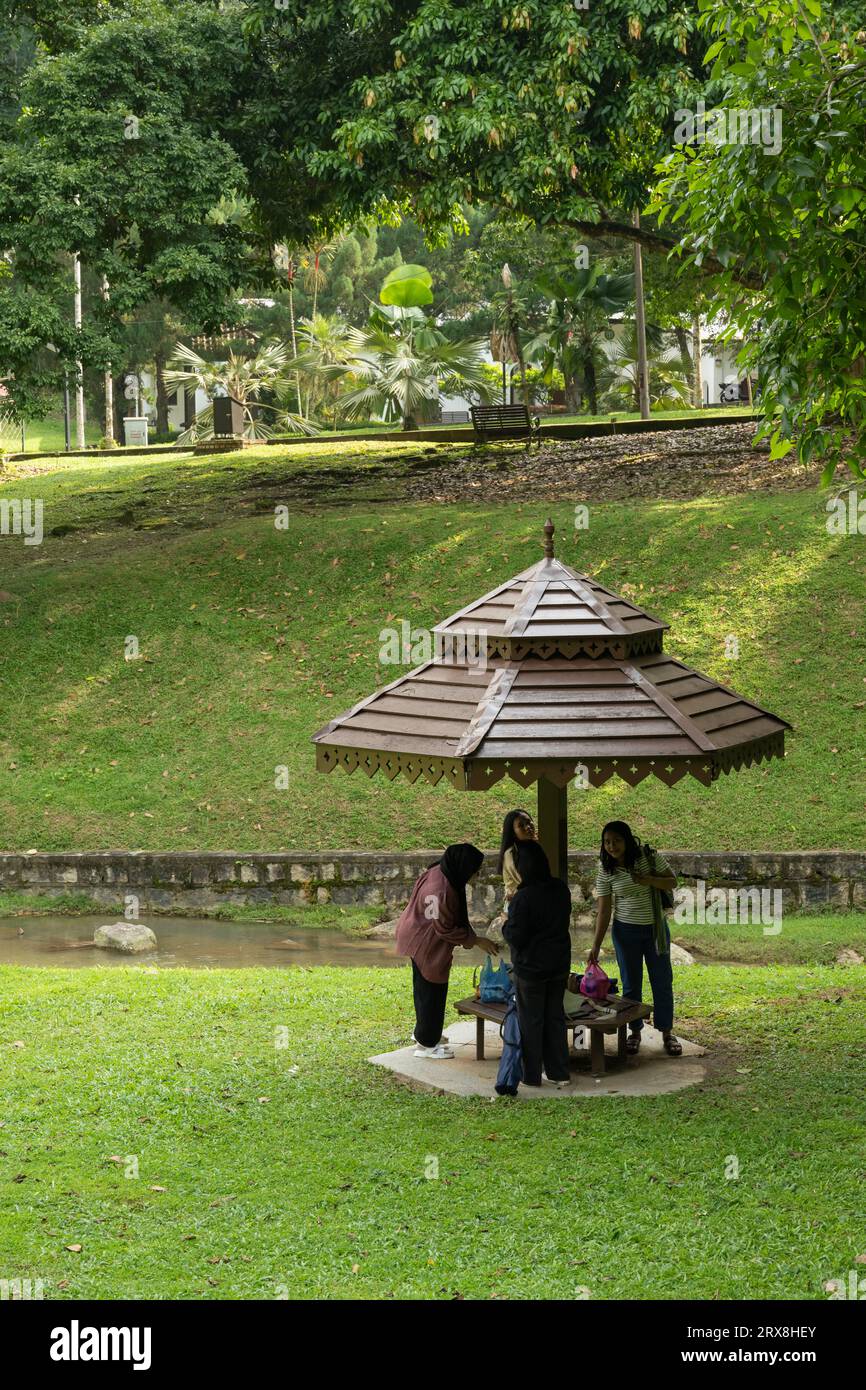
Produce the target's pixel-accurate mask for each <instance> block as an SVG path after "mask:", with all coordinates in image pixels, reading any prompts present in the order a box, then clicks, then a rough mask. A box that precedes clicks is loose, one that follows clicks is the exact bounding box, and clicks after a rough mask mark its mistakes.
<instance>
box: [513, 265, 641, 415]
mask: <svg viewBox="0 0 866 1390" xmlns="http://www.w3.org/2000/svg"><path fill="white" fill-rule="evenodd" d="M536 284H537V286H538V288H539V289H540V290H541V292H542V294H545V295H547V296H548V298H549V299H550V301H551V304H550V309H549V311H548V320H547V326H546V327H545V328H544V329H543V330H542V331H541V332H540V333H538V334H536V336H535V337H534V338H533V339H532V341H531V342H530V343H527V345H526V348H525V349H524V351H525V353H526V356H527V357H528V358H529V359H530V361H538V362H539V363H540V365H541V367H542V370H543V371H544V372H545V375H546V376H547V377H548V378H549V377H550V376H551V375H552V373H553V371H554V369H555V368H557V367H558V368H559V370H560V371H561V372H562V375H563V379H564V381H565V400H566V406H567V408H568V409H569V410H571V411H573V412H574V413H575V414H577V413H579V411H580V407H581V405H582V403H583V399H584V397H585V398H586V401H587V404H588V406H589V411H590V414H592V415H596V414H598V384H597V383H598V376H599V373H600V372H601V371H602V370H603V368H604V364H605V362H606V355H605V351H604V344H605V341H608V340H610V339H612V338H613V336H614V335H613V330H612V329H611V327H610V318H611V315H613V314H619V313H622V312H623V311H624V310H625V309H626V308H627V306H628V305H629V304H630V303H631V301H632V300H633V298H634V275H633V274H631V273H628V274H607V273H606V272H605V271H604V269H603V266H602V263H601V262H598V263H597V264H596V265H594V266H592V267H591V268H590V269H588V270H575V269H574V268H573V267H571V266H564V267H560V268H552V269H550V270H546V271H543V272H542V274H541V275H539V276H538V277H537V279H536Z"/></svg>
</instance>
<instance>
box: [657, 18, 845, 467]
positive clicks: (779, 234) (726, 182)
mask: <svg viewBox="0 0 866 1390" xmlns="http://www.w3.org/2000/svg"><path fill="white" fill-rule="evenodd" d="M703 7H704V9H705V11H706V17H705V21H704V27H705V29H706V31H707V34H708V37H709V38H710V39H711V40H712V43H711V45H710V47H709V51H708V55H707V56H708V58H709V59H710V60H713V61H714V68H713V75H714V77H715V78H716V79H718V80H719V81H721V82H722V83H723V85H724V90H725V97H724V100H723V102H721V103H720V106H719V110H720V112H721V113H722V115H725V113H726V112H727V111H731V112H733V113H738V114H742V115H747V114H748V113H760V112H761V111H770V110H772V109H773V108H777V109H778V111H779V112H780V116H781V119H780V129H781V143H780V146H779V148H778V149H777V150H776V152H775V153H773V152H772V151H770V150H767V149H766V148H765V147H764V146H763V145H762V144H760V143H757V144H752V143H743V142H740V141H739V140H736V139H734V140H731V139H730V138H726V139H725V140H724V141H722V140H716V139H713V138H708V139H707V140H706V141H705V142H704V143H697V144H689V145H684V146H682V147H681V148H680V149H678V150H677V151H676V152H675V153H674V154H672V155H671V156H670V157H669V158H668V159H667V160H666V162H665V164H664V166H663V172H664V178H663V180H662V183H661V186H660V190H659V194H658V197H657V199H656V209H657V211H658V212H659V213H660V215H661V216H662V217H663V218H664V217H668V218H669V219H670V222H671V224H672V225H674V226H675V227H676V228H677V230H678V231H679V233H680V235H681V236H682V237H683V238H684V246H685V249H686V259H687V260H688V261H690V262H700V261H701V259H702V258H703V257H704V256H705V254H706V251H707V249H708V248H713V250H714V252H715V255H716V257H717V258H719V259H721V260H722V261H723V263H724V265H725V267H727V268H726V269H725V270H723V271H722V273H721V274H719V275H717V276H716V277H715V278H714V281H713V290H714V294H715V306H714V307H715V308H716V309H718V310H721V311H723V312H725V313H726V314H727V315H728V316H729V317H730V320H731V325H732V328H733V329H735V330H737V329H738V330H739V331H741V332H742V334H743V336H744V339H745V342H746V353H747V360H748V362H749V363H750V364H751V365H753V366H754V367H756V368H757V369H758V372H759V380H760V384H761V388H762V393H763V402H762V403H763V408H764V411H765V414H766V417H767V431H768V432H769V433H771V434H772V438H773V448H774V451H775V452H776V453H777V454H778V455H781V454H784V453H785V452H787V450H788V449H790V448H791V440H792V438H793V437H794V435H795V434H796V436H797V444H798V449H799V454H800V457H801V459H803V460H804V461H808V460H809V459H811V458H812V457H813V456H815V457H822V458H825V459H826V461H827V468H826V476H827V477H828V478H829V477H830V476H832V472H833V470H834V468H835V466H836V463H837V461H838V459H839V458H840V456H841V457H844V458H845V460H846V461H847V462H848V463H849V464H850V466H851V467H852V469H853V471H854V472H855V473H861V472H862V465H863V461H864V459H866V239H864V231H863V228H864V212H866V144H864V138H863V137H864V96H866V46H864V39H866V35H864V33H863V32H862V31H861V30H859V29H857V30H855V29H854V27H853V26H852V25H851V24H850V23H849V22H848V18H849V17H850V15H851V7H850V6H848V5H840V6H837V8H836V13H835V16H834V13H833V11H830V12H827V11H826V10H822V7H821V5H820V3H819V0H768V2H767V3H763V2H762V0H748V3H746V4H745V5H743V4H742V3H740V0H738V3H737V4H736V5H734V4H732V3H731V0H703ZM726 124H727V126H728V127H730V122H729V121H727V117H726ZM713 126H714V128H716V129H718V130H719V131H720V132H721V125H720V124H719V123H718V122H717V121H715V122H713ZM722 133H724V134H725V135H726V137H729V136H730V128H728V129H727V130H725V131H724V132H722ZM744 268H745V269H746V270H747V271H748V274H749V281H750V283H751V284H752V285H754V286H755V288H756V293H753V294H751V293H744V292H743V288H742V280H743V270H744ZM851 436H853V441H854V442H853V447H852V444H851Z"/></svg>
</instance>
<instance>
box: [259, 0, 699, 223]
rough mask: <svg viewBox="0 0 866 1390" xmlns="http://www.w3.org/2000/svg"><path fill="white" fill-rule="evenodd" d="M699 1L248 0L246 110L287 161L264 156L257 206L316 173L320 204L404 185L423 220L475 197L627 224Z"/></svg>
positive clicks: (565, 219)
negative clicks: (251, 68) (251, 96)
mask: <svg viewBox="0 0 866 1390" xmlns="http://www.w3.org/2000/svg"><path fill="white" fill-rule="evenodd" d="M695 10H696V7H695V4H694V2H693V0H605V3H604V4H597V3H594V0H588V7H587V8H578V7H577V6H576V5H575V3H574V0H519V3H514V4H511V3H503V0H472V2H471V3H464V2H462V0H408V2H407V0H281V3H280V5H279V6H278V7H276V6H275V5H274V3H273V0H253V3H251V5H250V7H249V13H248V15H247V17H246V19H245V22H244V23H245V31H246V33H247V36H248V39H249V43H250V47H251V50H252V51H253V52H255V53H256V54H257V55H258V60H259V61H260V62H261V64H262V85H261V86H260V87H259V88H258V90H257V93H256V97H255V101H254V103H253V106H252V116H253V119H254V120H255V122H256V124H257V126H258V129H259V131H260V132H261V139H262V142H263V146H264V148H265V150H269V149H274V148H276V149H277V150H278V151H279V155H280V160H281V161H282V163H280V160H274V159H273V158H269V159H265V160H264V161H263V164H262V167H263V169H264V170H265V171H266V172H267V175H268V178H269V180H271V179H273V180H274V183H273V184H272V185H271V188H270V192H271V197H270V200H269V207H270V210H271V211H272V214H273V216H274V218H275V219H276V220H277V222H279V220H280V218H282V219H286V218H289V217H291V213H290V211H289V209H290V207H291V201H292V199H291V189H292V187H293V185H294V183H295V182H296V180H298V179H299V178H304V177H307V178H309V176H310V174H311V173H312V174H313V175H315V176H317V177H318V178H320V179H321V180H322V182H323V184H326V185H327V187H328V190H329V194H330V197H329V207H328V208H323V209H322V211H323V212H324V213H325V215H327V213H328V212H329V211H330V212H331V213H337V212H344V213H345V212H346V211H348V213H349V215H350V216H358V215H361V214H364V213H367V212H370V211H371V210H375V209H378V210H379V211H384V212H386V213H387V212H389V211H391V212H393V211H396V210H398V209H399V208H400V207H401V206H404V205H405V202H406V200H407V199H411V206H412V211H413V215H414V216H415V217H416V219H417V220H418V221H420V222H421V224H422V225H425V226H426V227H428V228H429V229H430V230H431V231H434V232H435V231H436V230H437V229H439V228H441V227H443V226H445V225H448V224H449V223H450V222H451V220H452V219H453V218H454V216H455V210H456V209H458V208H459V207H460V205H461V204H463V203H472V202H474V201H479V200H480V201H487V202H490V203H492V204H494V205H496V206H499V207H503V208H506V209H510V210H513V211H516V212H520V213H524V214H527V215H528V216H531V217H533V218H534V219H535V220H536V221H537V222H538V223H539V224H540V225H543V224H545V223H554V222H555V223H558V224H559V225H566V226H572V227H575V228H577V229H586V230H589V229H590V228H592V229H593V230H594V231H597V232H598V231H601V232H604V231H606V230H610V228H611V225H615V226H617V227H619V228H620V229H621V230H623V231H624V232H625V233H626V234H627V235H631V234H632V229H631V227H630V226H629V225H628V224H629V221H630V218H629V213H630V211H631V209H632V208H633V207H635V206H636V205H637V204H639V203H640V202H642V201H643V200H644V199H645V197H646V193H647V189H648V186H649V183H650V180H651V176H652V169H653V165H654V163H655V161H656V160H657V159H658V158H659V157H660V156H661V154H663V153H664V152H666V151H667V149H668V148H669V147H670V133H671V132H672V130H673V127H674V112H675V110H676V109H677V108H678V107H680V106H682V105H683V103H684V102H685V101H693V100H694V99H695V98H696V96H698V95H700V91H701V83H700V76H699V73H700V61H699V55H700V44H699V43H697V42H696V40H695V35H694V28H695ZM299 55H303V58H304V62H303V63H302V64H300V63H299ZM299 69H300V72H299ZM303 72H306V73H307V77H306V80H303V79H302V87H301V90H300V92H298V91H297V90H296V83H297V81H298V77H299V76H300V75H302V73H303ZM299 98H300V99H299ZM254 183H255V185H256V192H257V195H258V196H259V197H260V199H261V201H262V203H263V204H264V203H265V202H267V201H268V198H267V193H266V191H265V190H262V189H260V188H259V186H258V181H257V179H256V178H255V176H254ZM276 189H278V190H279V192H278V196H277V197H274V196H273V195H274V191H275V190H276ZM599 224H601V225H599ZM646 238H647V241H648V242H652V237H651V233H649V232H648V233H647V234H646ZM668 244H669V243H668Z"/></svg>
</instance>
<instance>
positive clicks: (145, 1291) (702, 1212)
mask: <svg viewBox="0 0 866 1390" xmlns="http://www.w3.org/2000/svg"><path fill="white" fill-rule="evenodd" d="M468 976H469V972H468V971H467V970H460V971H458V972H456V977H455V979H454V982H453V985H452V997H453V998H456V997H459V994H460V992H461V991H462V992H465V990H466V988H467V986H468ZM677 985H678V991H679V996H680V1004H681V1010H682V1016H683V1017H682V1027H683V1032H684V1034H685V1035H686V1036H699V1037H700V1038H701V1040H702V1041H704V1042H706V1043H707V1044H708V1045H709V1046H710V1047H711V1048H712V1050H713V1053H714V1066H715V1068H716V1070H715V1071H714V1072H713V1073H712V1074H711V1076H710V1078H709V1079H708V1080H707V1082H705V1084H703V1085H702V1086H700V1087H697V1088H693V1089H689V1090H686V1091H684V1092H681V1093H679V1094H677V1095H670V1096H660V1097H652V1098H649V1099H631V1100H628V1099H610V1100H599V1101H593V1100H588V1101H582V1102H580V1101H564V1100H556V1101H553V1100H551V1101H542V1102H535V1103H531V1104H530V1103H527V1104H523V1103H517V1104H509V1103H508V1102H505V1103H504V1104H499V1105H498V1106H497V1107H496V1108H494V1107H492V1106H491V1105H490V1103H489V1102H488V1101H487V1100H482V1099H479V1100H473V1101H461V1100H458V1099H455V1098H453V1097H438V1096H435V1095H431V1094H420V1093H414V1092H411V1091H409V1090H406V1089H403V1088H401V1087H400V1086H399V1085H398V1084H396V1083H395V1082H393V1081H392V1080H391V1079H390V1078H389V1077H388V1076H387V1075H385V1074H383V1073H379V1072H378V1071H376V1070H374V1069H372V1068H370V1067H369V1066H368V1064H367V1063H366V1062H365V1061H364V1060H363V1059H364V1058H365V1057H366V1056H367V1055H370V1054H372V1053H374V1052H378V1051H381V1050H383V1049H386V1048H389V1047H391V1046H393V1045H396V1044H398V1043H400V1042H404V1041H405V1040H406V1032H407V1022H406V1020H407V1017H408V1014H407V1007H408V1002H409V999H408V975H407V972H406V971H404V970H387V971H384V970H380V971H375V970H352V971H349V970H342V971H341V970H328V969H318V970H316V971H312V972H306V971H302V970H297V969H291V970H287V971H284V972H283V971H277V970H269V971H259V970H247V971H238V972H230V971H213V972H203V971H200V972H188V971H183V970H177V971H169V972H163V973H159V974H148V973H146V972H143V971H141V970H135V969H129V970H111V971H108V970H79V971H74V972H70V971H60V970H39V971H36V970H32V971H25V970H14V969H9V968H5V969H0V1069H2V1087H3V1093H4V1108H3V1120H4V1122H5V1123H4V1128H3V1132H2V1147H3V1150H4V1153H3V1155H2V1158H0V1208H2V1210H3V1212H4V1219H3V1223H2V1230H0V1269H2V1271H3V1274H4V1277H8V1278H14V1277H16V1276H19V1277H22V1278H23V1277H28V1276H29V1277H31V1278H42V1279H43V1280H44V1281H45V1285H46V1288H45V1296H46V1297H47V1298H63V1297H65V1298H81V1297H97V1298H99V1297H102V1298H149V1297H158V1298H189V1299H192V1298H208V1299H213V1298H216V1299H219V1298H230V1299H231V1298H273V1297H276V1296H278V1294H279V1292H280V1290H281V1288H282V1289H284V1290H286V1291H287V1292H288V1294H289V1296H291V1297H300V1298H310V1299H312V1298H317V1297H331V1298H352V1297H360V1298H382V1297H396V1298H405V1297H413V1296H414V1297H423V1298H453V1297H455V1296H457V1295H464V1296H465V1297H468V1298H488V1297H499V1298H523V1297H531V1296H544V1297H554V1298H573V1297H575V1296H576V1293H577V1291H578V1290H579V1289H580V1288H587V1289H589V1290H590V1293H591V1295H592V1297H593V1298H596V1299H598V1298H602V1299H604V1298H663V1299H664V1298H697V1299H705V1298H722V1299H729V1298H759V1299H776V1298H797V1299H819V1298H823V1297H824V1296H825V1295H824V1294H823V1292H822V1285H823V1283H824V1281H825V1280H827V1279H830V1278H837V1277H844V1276H845V1275H846V1274H847V1271H848V1270H850V1269H852V1268H855V1266H854V1263H853V1262H854V1259H855V1257H856V1256H857V1255H858V1254H861V1253H862V1252H863V1249H864V1245H863V1223H862V1190H863V1186H862V1185H863V1172H864V1163H866V1151H864V1146H863V1138H862V1135H863V1131H864V1124H866V1098H864V1092H863V1087H862V1026H861V1024H862V1015H863V1008H864V1001H866V970H864V969H863V968H859V969H851V970H845V971H841V970H838V969H837V970H828V969H820V968H814V967H813V968H808V969H804V968H802V967H798V968H796V969H792V968H787V969H783V968H775V967H771V968H768V969H767V970H764V971H750V970H739V971H737V970H725V969H721V968H716V967H713V968H708V969H706V970H680V971H678V972H677ZM769 1005H772V1007H769ZM284 1025H285V1026H287V1027H288V1029H289V1034H288V1038H289V1042H288V1047H287V1048H286V1049H285V1050H278V1049H277V1048H275V1045H274V1039H275V1030H276V1029H277V1028H279V1027H281V1026H284ZM17 1041H23V1042H24V1043H25V1046H24V1047H16V1046H15V1045H14V1044H15V1043H16V1042H17ZM294 1067H296V1068H297V1069H298V1070H297V1072H296V1073H294V1074H292V1072H291V1071H290V1068H294ZM264 1097H267V1098H268V1100H267V1102H266V1103H265V1102H263V1100H262V1098H264ZM113 1155H116V1156H119V1157H121V1158H124V1159H126V1157H127V1156H128V1155H135V1156H137V1159H138V1164H139V1176H138V1178H137V1179H131V1178H127V1177H125V1176H124V1169H123V1166H122V1165H118V1164H116V1163H112V1162H110V1161H109V1160H110V1159H111V1157H112V1156H113ZM730 1155H736V1156H737V1158H738V1160H739V1164H740V1177H739V1179H738V1180H736V1181H732V1180H726V1178H725V1170H726V1164H728V1163H729V1156H730ZM430 1156H433V1157H435V1158H437V1159H438V1162H439V1179H438V1181H428V1180H426V1179H425V1165H426V1164H427V1162H428V1159H429V1157H430ZM154 1187H157V1188H164V1189H166V1190H165V1191H156V1192H155V1191H153V1190H152V1189H153V1188H154ZM590 1213H591V1214H590ZM77 1244H80V1245H81V1246H82V1247H83V1248H82V1250H81V1252H80V1253H72V1252H69V1251H67V1250H66V1248H65V1247H67V1246H69V1245H77ZM614 1252H615V1257H614Z"/></svg>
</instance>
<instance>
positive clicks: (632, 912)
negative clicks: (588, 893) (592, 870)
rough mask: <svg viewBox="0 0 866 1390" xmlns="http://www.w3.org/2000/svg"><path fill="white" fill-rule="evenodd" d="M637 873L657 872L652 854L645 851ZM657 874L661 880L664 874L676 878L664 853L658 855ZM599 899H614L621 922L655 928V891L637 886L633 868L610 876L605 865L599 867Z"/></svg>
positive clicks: (617, 871) (642, 885) (641, 856)
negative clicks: (652, 861) (652, 860)
mask: <svg viewBox="0 0 866 1390" xmlns="http://www.w3.org/2000/svg"><path fill="white" fill-rule="evenodd" d="M634 872H635V873H636V874H641V875H643V874H649V873H652V872H653V870H652V865H651V863H650V858H649V855H648V854H647V853H646V852H645V851H644V850H643V849H642V850H641V852H640V855H639V856H638V860H637V863H636V864H635V866H634ZM655 873H656V874H658V875H659V877H661V876H662V875H663V874H670V876H671V877H672V878H673V877H674V871H673V869H672V868H671V866H670V864H669V863H668V861H667V860H666V859H665V858H663V856H662V855H661V854H657V855H656V856H655ZM595 896H596V897H597V898H610V897H613V916H614V917H615V918H616V920H617V921H618V922H627V923H631V925H632V926H640V927H648V926H652V925H653V921H654V918H653V901H652V889H651V888H648V887H647V886H646V885H645V884H641V883H635V882H634V880H633V879H632V876H631V870H630V869H617V870H616V871H615V872H614V873H612V874H609V873H607V871H606V870H605V868H604V865H603V864H599V866H598V873H597V875H596V879H595Z"/></svg>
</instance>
